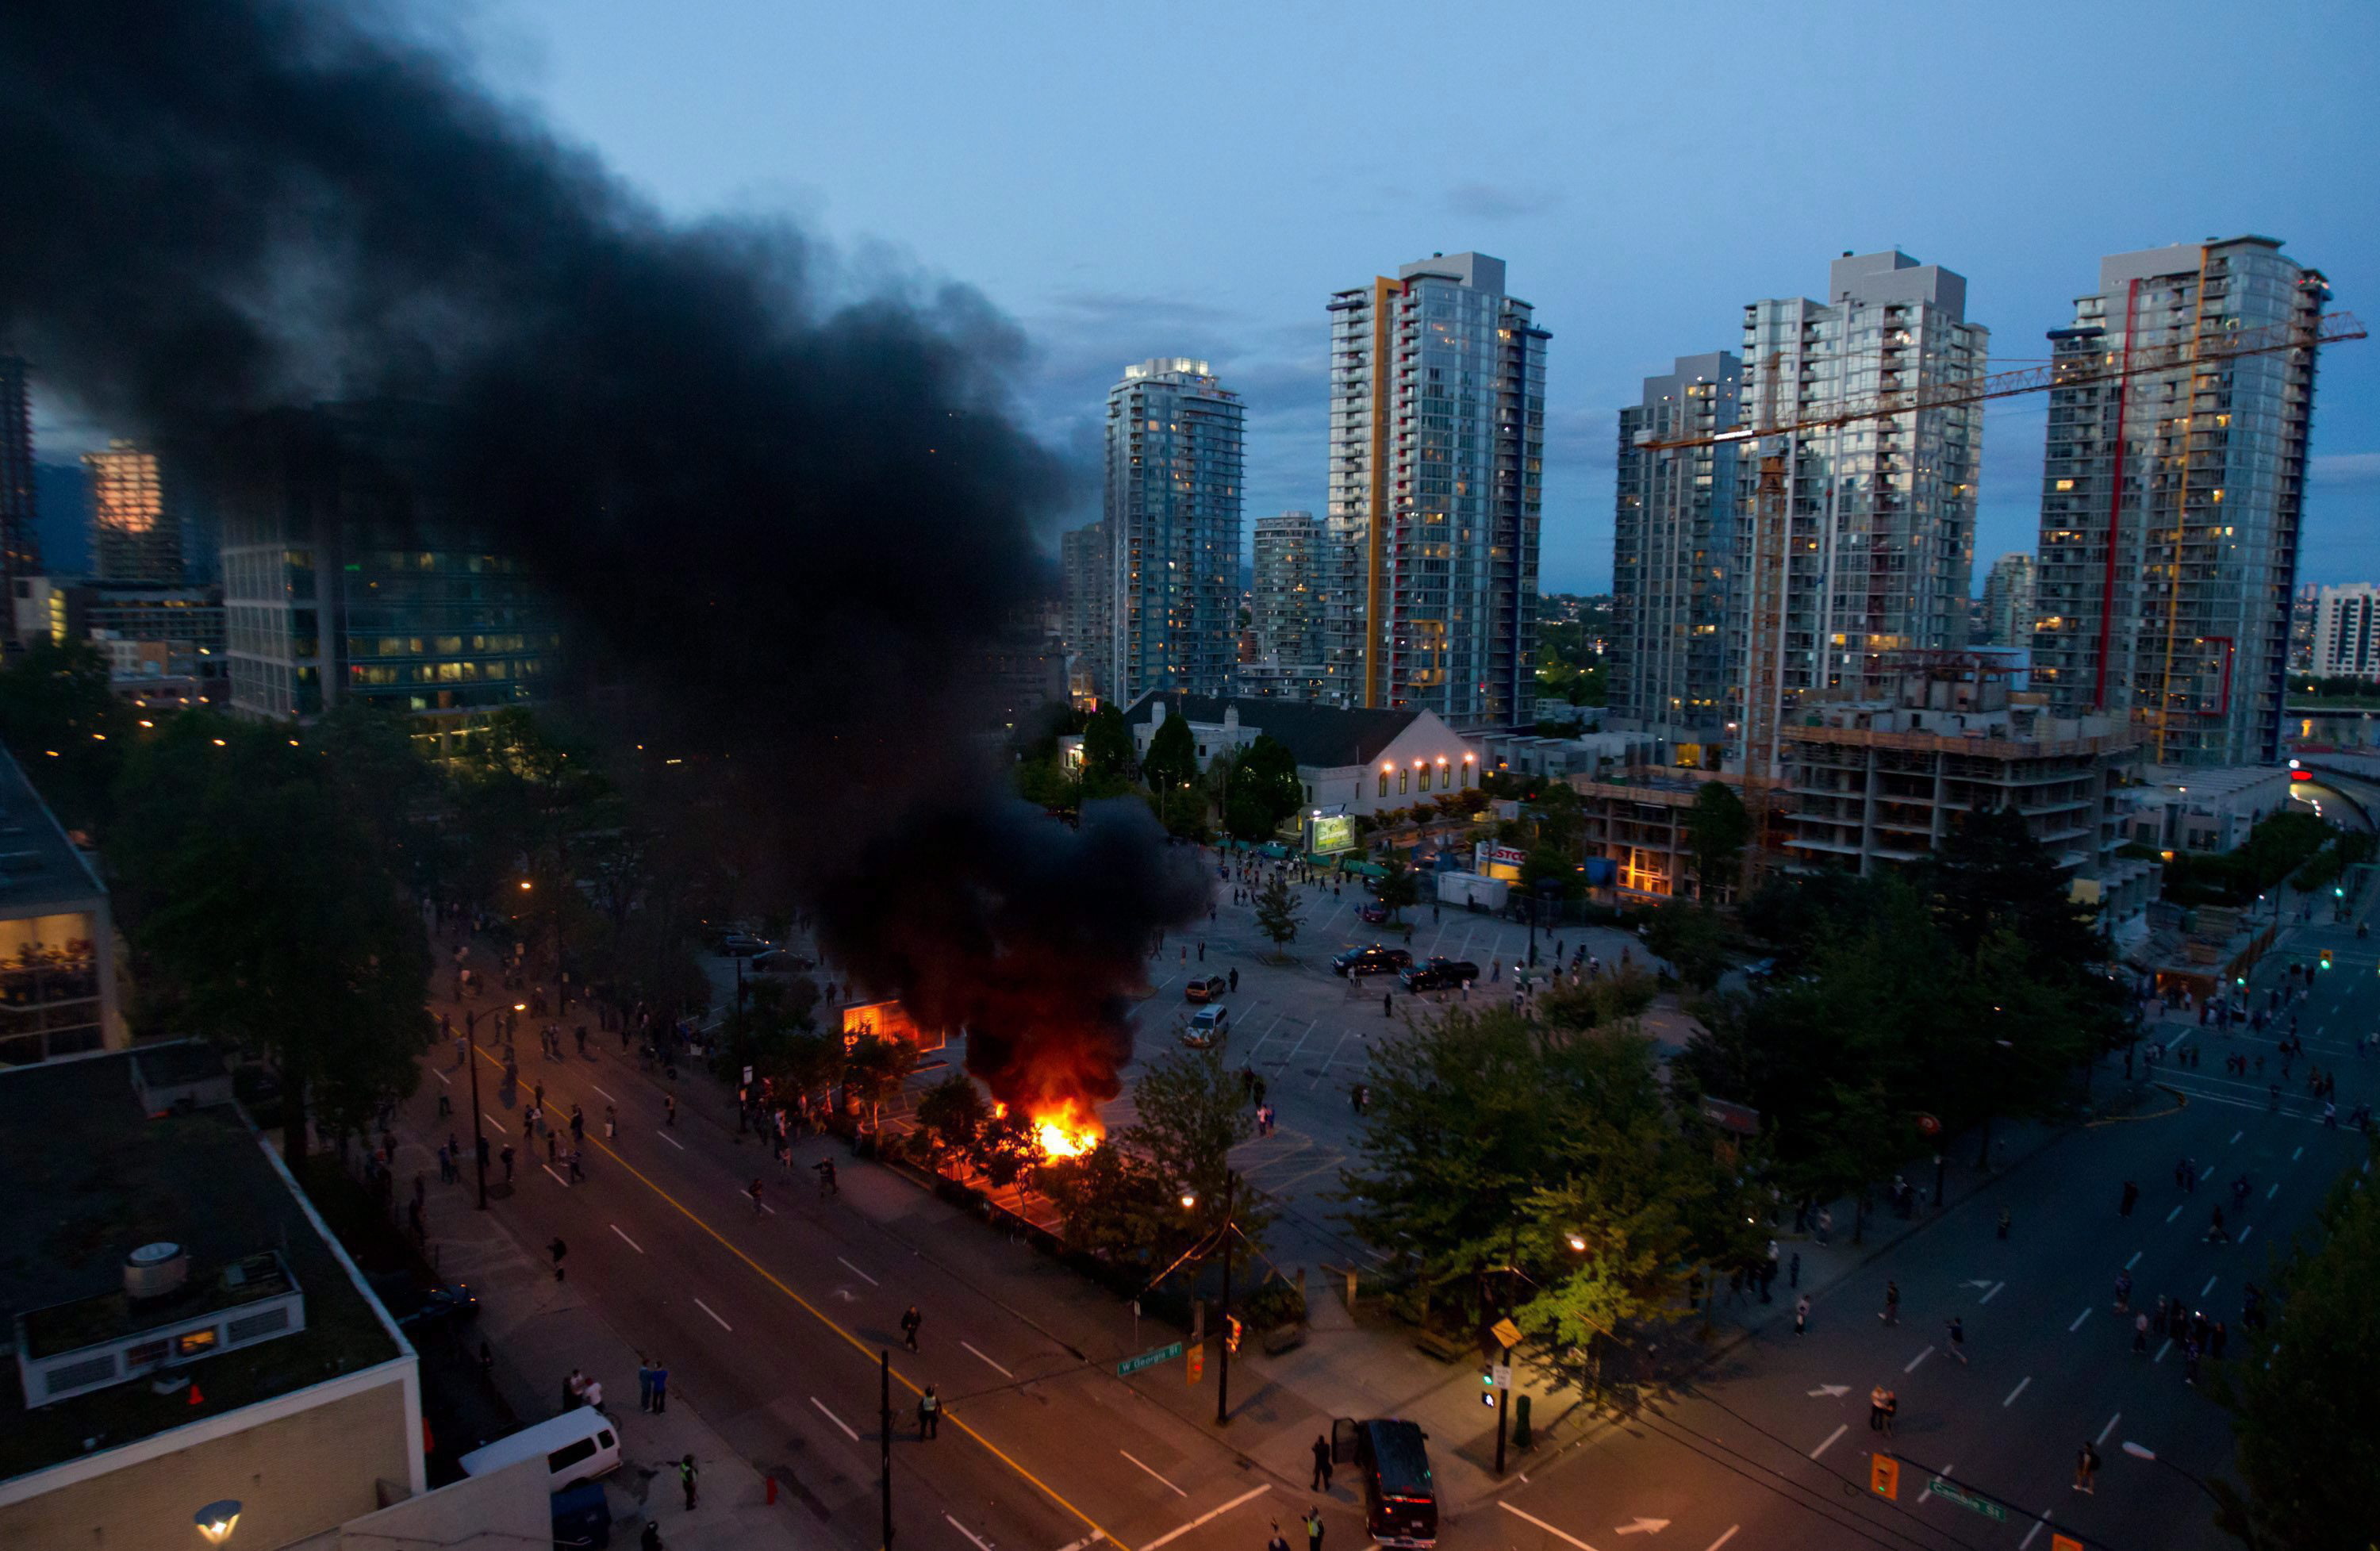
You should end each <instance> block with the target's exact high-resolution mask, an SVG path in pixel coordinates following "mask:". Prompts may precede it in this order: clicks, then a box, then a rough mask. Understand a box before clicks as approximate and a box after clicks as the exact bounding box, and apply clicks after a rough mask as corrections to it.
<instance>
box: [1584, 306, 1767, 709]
mask: <svg viewBox="0 0 2380 1551" xmlns="http://www.w3.org/2000/svg"><path fill="white" fill-rule="evenodd" d="M1742 387H1743V363H1742V362H1741V361H1739V360H1738V359H1737V358H1736V357H1734V356H1733V355H1731V354H1730V353H1728V352H1727V351H1724V350H1720V351H1715V352H1713V353H1711V354H1709V355H1704V356H1681V357H1678V360H1677V365H1676V367H1675V369H1674V370H1671V371H1670V373H1669V374H1668V375H1666V376H1661V377H1647V378H1646V379H1645V391H1644V395H1643V397H1642V398H1641V399H1639V401H1638V402H1636V403H1635V404H1632V405H1629V406H1625V407H1624V408H1622V409H1621V411H1620V459H1619V480H1618V499H1617V503H1616V508H1615V510H1614V512H1613V518H1612V546H1611V550H1612V554H1611V563H1612V564H1611V594H1612V596H1611V643H1610V654H1609V676H1610V684H1611V709H1612V710H1613V711H1614V712H1615V713H1616V714H1618V715H1621V716H1625V717H1632V718H1634V719H1636V720H1638V721H1643V722H1645V723H1646V724H1648V725H1656V726H1666V727H1676V728H1682V729H1692V730H1694V732H1696V733H1704V734H1707V735H1708V736H1709V737H1710V738H1713V739H1716V740H1718V741H1730V740H1727V739H1726V737H1725V724H1726V723H1728V722H1730V721H1736V720H1737V719H1738V718H1739V717H1741V715H1742V714H1743V621H1742V620H1741V619H1740V618H1738V617H1737V609H1738V600H1737V595H1736V590H1735V584H1736V569H1737V566H1738V564H1739V561H1738V557H1737V555H1736V536H1737V523H1736V517H1737V511H1736V501H1737V493H1738V492H1737V488H1736V486H1737V479H1738V476H1739V473H1740V470H1741V464H1742V459H1741V457H1740V455H1739V454H1738V451H1737V448H1736V447H1735V446H1734V445H1733V444H1731V443H1728V442H1718V443H1714V444H1711V445H1707V446H1699V447H1681V448H1677V449H1674V450H1672V451H1669V452H1657V451H1654V450H1651V449H1648V448H1645V447H1640V446H1638V445H1637V444H1636V443H1637V439H1638V438H1639V437H1646V438H1652V439H1657V440H1658V439H1660V438H1665V437H1685V436H1715V435H1717V434H1718V433H1720V432H1723V431H1728V430H1734V429H1735V428H1736V426H1737V425H1738V423H1739V422H1740V420H1741V400H1742Z"/></svg>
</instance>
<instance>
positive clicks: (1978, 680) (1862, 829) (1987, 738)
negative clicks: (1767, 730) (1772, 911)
mask: <svg viewBox="0 0 2380 1551" xmlns="http://www.w3.org/2000/svg"><path fill="white" fill-rule="evenodd" d="M1888 667H1889V670H1890V673H1889V687H1890V690H1891V693H1889V694H1888V695H1887V696H1884V697H1877V698H1852V697H1844V698H1841V699H1836V700H1817V699H1805V700H1804V701H1803V703H1802V705H1801V706H1800V707H1799V708H1798V709H1796V712H1795V714H1794V716H1793V717H1792V718H1791V720H1789V721H1787V722H1786V724H1785V725H1784V726H1783V727H1782V728H1781V729H1780V730H1779V745H1780V747H1779V763H1780V765H1781V766H1782V768H1783V771H1784V774H1783V777H1782V779H1781V781H1780V783H1779V790H1780V792H1781V794H1782V795H1783V798H1784V801H1785V807H1786V815H1787V817H1786V825H1787V839H1786V842H1785V843H1786V848H1787V854H1788V856H1789V858H1790V859H1791V861H1792V862H1793V863H1795V864H1798V865H1801V866H1812V867H1840V868H1843V869H1846V870H1849V871H1854V872H1857V873H1859V874H1861V875H1862V876H1866V875H1869V874H1872V873H1875V872H1876V871H1878V870H1879V869H1880V868H1883V867H1885V866H1894V865H1900V864H1905V863H1909V862H1914V861H1917V860H1919V859H1920V858H1922V857H1925V856H1927V855H1930V854H1933V852H1934V851H1935V849H1936V848H1937V847H1938V846H1939V845H1940V844H1941V843H1942V842H1943V840H1944V839H1945V838H1946V837H1948V836H1949V833H1950V831H1951V829H1952V828H1953V826H1955V825H1956V824H1957V823H1958V821H1959V820H1960V818H1961V817H1962V816H1963V815H1965V814H1969V813H1973V812H1979V811H1982V810H1984V809H1986V808H2000V807H2013V808H2015V809H2016V811H2017V812H2019V813H2020V814H2022V815H2023V817H2024V821H2025V828H2026V829H2027V830H2030V831H2031V832H2032V833H2033V835H2034V838H2035V839H2037V840H2039V841H2040V842H2041V843H2042V844H2043V845H2044V846H2045V847H2046V848H2047V849H2048V851H2049V853H2050V854H2051V856H2052V857H2053V858H2055V860H2056V862H2057V864H2058V867H2059V869H2060V870H2061V871H2063V872H2065V873H2067V874H2068V875H2070V876H2071V877H2083V878H2093V877H2102V876H2112V875H2113V874H2114V873H2116V872H2118V871H2121V870H2122V869H2120V868H2119V867H2118V866H2116V864H2117V861H2118V858H2117V856H2116V852H2117V850H2118V849H2119V847H2120V846H2121V845H2122V844H2123V843H2124V842H2125V837H2124V836H2123V835H2122V834H2121V832H2120V829H2119V822H2118V806H2119V804H2118V798H2117V795H2116V794H2117V791H2118V788H2119V786H2120V785H2121V784H2122V782H2123V781H2124V779H2125V775H2126V772H2127V771H2128V770H2129V769H2131V767H2132V764H2133V762H2134V761H2135V760H2136V759H2137V758H2138V751H2137V745H2136V739H2135V738H2134V735H2133V732H2132V729H2131V727H2130V726H2128V725H2127V724H2126V723H2125V722H2124V721H2121V720H2120V719H2119V718H2115V717H2106V716H2094V717H2081V718H2072V717H2058V716H2054V715H2052V714H2050V713H2048V712H2047V711H2046V710H2045V709H2043V708H2042V707H2040V706H2038V705H2032V704H2023V703H2020V702H2019V701H2018V700H2017V699H2015V698H2014V697H2011V696H2010V691H2009V687H2008V682H2007V679H2006V677H2005V675H2004V674H2003V673H2001V672H2000V671H1998V669H1997V668H1995V667H1994V666H1993V665H1992V664H1990V663H1989V661H1988V660H1984V659H1980V658H1976V657H1973V656H1971V655H1968V654H1964V653H1957V654H1952V653H1928V654H1906V655H1904V656H1902V657H1900V658H1898V659H1895V660H1893V661H1891V662H1890V663H1889V664H1888Z"/></svg>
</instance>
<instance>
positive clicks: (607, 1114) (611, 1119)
mask: <svg viewBox="0 0 2380 1551" xmlns="http://www.w3.org/2000/svg"><path fill="white" fill-rule="evenodd" d="M619 1134H620V1110H619V1107H618V1106H616V1105H612V1104H606V1105H605V1106H603V1140H604V1141H606V1142H610V1141H613V1140H616V1139H617V1138H618V1136H619Z"/></svg>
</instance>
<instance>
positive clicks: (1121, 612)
mask: <svg viewBox="0 0 2380 1551" xmlns="http://www.w3.org/2000/svg"><path fill="white" fill-rule="evenodd" d="M1243 418H1244V417H1243V411H1242V408H1241V405H1240V397H1239V395H1238V394H1234V393H1231V392H1228V391H1227V390H1225V389H1224V387H1223V385H1222V384H1221V383H1220V382H1218V381H1217V380H1216V378H1215V375H1214V373H1213V372H1212V371H1210V370H1208V366H1207V363H1206V362H1205V361H1196V360H1189V359H1184V358H1179V357H1172V358H1160V359H1156V360H1147V361H1143V362H1141V363H1140V364H1139V365H1137V366H1129V367H1126V368H1125V369H1124V374H1123V381H1122V382H1118V383H1117V384H1116V385H1115V386H1114V387H1113V388H1111V389H1110V390H1109V392H1108V418H1107V487H1106V503H1105V523H1106V527H1107V532H1108V537H1107V543H1106V555H1107V561H1108V573H1107V575H1108V603H1107V615H1108V617H1107V621H1106V624H1107V635H1106V643H1105V644H1106V659H1105V662H1106V665H1105V669H1104V673H1105V679H1106V682H1105V684H1104V685H1102V686H1101V687H1102V689H1103V691H1104V693H1105V694H1106V695H1107V696H1108V697H1110V698H1111V699H1115V700H1120V701H1130V700H1133V699H1135V698H1137V697H1140V696H1142V695H1144V694H1147V693H1148V692H1149V691H1151V690H1165V691H1176V692H1183V693H1188V694H1196V695H1219V694H1222V693H1224V692H1226V691H1227V690H1228V689H1229V687H1230V685H1231V682H1232V670H1233V666H1234V665H1235V663H1236V661H1237V660H1238V656H1239V601H1240V588H1239V571H1240V521H1241V511H1242V502H1243V496H1242V491H1241V477H1242V467H1243V462H1244V449H1243V443H1244V440H1245V433H1244V430H1243Z"/></svg>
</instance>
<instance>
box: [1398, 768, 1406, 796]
mask: <svg viewBox="0 0 2380 1551" xmlns="http://www.w3.org/2000/svg"><path fill="white" fill-rule="evenodd" d="M1404 794H1405V772H1404V771H1403V770H1399V771H1398V772H1397V795H1398V796H1400V797H1402V796H1403V795H1404Z"/></svg>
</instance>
